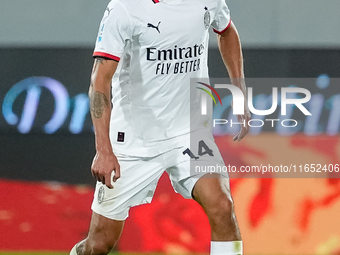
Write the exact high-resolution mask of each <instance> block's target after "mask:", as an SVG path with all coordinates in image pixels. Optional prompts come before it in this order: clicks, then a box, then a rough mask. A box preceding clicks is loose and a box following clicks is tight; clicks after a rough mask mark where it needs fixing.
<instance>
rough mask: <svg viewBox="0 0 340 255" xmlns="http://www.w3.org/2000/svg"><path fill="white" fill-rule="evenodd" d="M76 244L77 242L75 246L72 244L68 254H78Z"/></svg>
mask: <svg viewBox="0 0 340 255" xmlns="http://www.w3.org/2000/svg"><path fill="white" fill-rule="evenodd" d="M77 245H78V244H76V245H75V246H73V248H72V250H71V251H70V255H78V254H77Z"/></svg>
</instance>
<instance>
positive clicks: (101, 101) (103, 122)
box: [89, 57, 120, 189]
mask: <svg viewBox="0 0 340 255" xmlns="http://www.w3.org/2000/svg"><path fill="white" fill-rule="evenodd" d="M117 65H118V62H117V61H115V60H109V59H105V58H100V57H97V58H95V61H94V65H93V70H92V75H91V85H90V88H89V97H90V110H91V118H92V122H93V126H94V132H95V143H96V155H95V157H94V159H93V162H92V166H91V171H92V175H93V176H94V177H95V178H96V179H97V181H99V182H101V183H103V184H104V185H106V186H107V187H108V188H111V189H112V188H113V186H112V183H111V174H112V172H113V171H114V177H113V181H114V182H115V181H117V179H118V178H119V177H120V167H119V163H118V160H117V158H116V156H115V155H114V153H113V150H112V146H111V142H110V137H109V130H110V116H111V80H112V76H113V74H114V73H115V71H116V69H117Z"/></svg>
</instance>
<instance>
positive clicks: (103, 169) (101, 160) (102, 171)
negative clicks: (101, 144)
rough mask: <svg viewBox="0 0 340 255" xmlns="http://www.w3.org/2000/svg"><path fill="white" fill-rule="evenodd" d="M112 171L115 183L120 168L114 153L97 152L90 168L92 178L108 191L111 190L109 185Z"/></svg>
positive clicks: (110, 184) (111, 187)
mask: <svg viewBox="0 0 340 255" xmlns="http://www.w3.org/2000/svg"><path fill="white" fill-rule="evenodd" d="M113 171H114V176H113V182H116V181H117V180H118V178H119V177H120V166H119V163H118V160H117V157H116V156H115V155H114V153H113V152H99V151H97V153H96V155H95V156H94V158H93V162H92V166H91V172H92V176H93V177H95V178H96V179H97V181H99V182H101V183H103V184H104V185H106V186H107V187H108V188H109V189H113V186H112V183H111V174H112V172H113Z"/></svg>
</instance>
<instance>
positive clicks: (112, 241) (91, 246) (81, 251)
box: [70, 212, 125, 255]
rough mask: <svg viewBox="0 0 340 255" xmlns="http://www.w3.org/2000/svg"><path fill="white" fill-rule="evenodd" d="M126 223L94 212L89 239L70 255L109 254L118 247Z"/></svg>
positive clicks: (78, 245)
mask: <svg viewBox="0 0 340 255" xmlns="http://www.w3.org/2000/svg"><path fill="white" fill-rule="evenodd" d="M124 222H125V221H117V220H111V219H109V218H106V217H104V216H102V215H100V214H97V213H95V212H93V214H92V219H91V223H90V230H89V234H88V237H87V238H86V239H85V240H83V241H81V242H79V243H78V244H76V246H75V247H74V249H72V251H71V253H70V255H97V254H98V255H99V254H108V253H109V252H110V251H111V250H112V249H113V248H114V247H115V246H116V244H117V242H118V240H119V238H120V235H121V233H122V230H123V226H124Z"/></svg>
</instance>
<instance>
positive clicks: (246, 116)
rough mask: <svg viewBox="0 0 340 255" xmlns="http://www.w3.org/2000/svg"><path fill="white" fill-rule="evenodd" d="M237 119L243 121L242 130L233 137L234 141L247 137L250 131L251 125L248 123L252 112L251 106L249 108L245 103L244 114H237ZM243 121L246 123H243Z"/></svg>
mask: <svg viewBox="0 0 340 255" xmlns="http://www.w3.org/2000/svg"><path fill="white" fill-rule="evenodd" d="M237 119H238V122H240V123H242V125H241V130H240V132H238V134H237V135H235V136H234V137H233V141H238V142H239V141H241V140H242V139H243V137H245V136H246V135H247V134H248V132H249V125H248V121H249V120H250V119H251V114H250V111H249V108H248V105H245V106H244V114H242V115H237ZM243 123H244V124H245V125H243Z"/></svg>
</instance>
